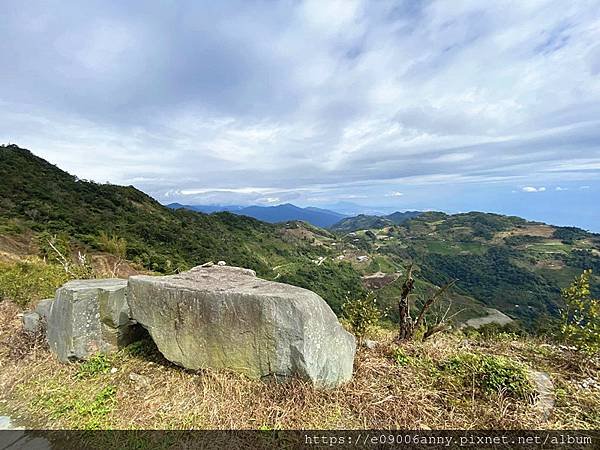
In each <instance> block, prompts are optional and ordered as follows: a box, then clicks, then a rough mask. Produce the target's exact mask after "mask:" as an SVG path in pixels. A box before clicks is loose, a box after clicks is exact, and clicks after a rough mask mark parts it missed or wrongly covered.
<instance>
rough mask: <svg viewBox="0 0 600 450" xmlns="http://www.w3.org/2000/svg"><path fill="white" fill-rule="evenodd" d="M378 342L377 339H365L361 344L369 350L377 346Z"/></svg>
mask: <svg viewBox="0 0 600 450" xmlns="http://www.w3.org/2000/svg"><path fill="white" fill-rule="evenodd" d="M377 344H378V342H377V341H372V340H371V339H365V340H364V341H363V345H364V346H365V347H367V348H368V349H369V350H372V349H374V348H375V347H377Z"/></svg>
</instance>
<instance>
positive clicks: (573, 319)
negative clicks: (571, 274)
mask: <svg viewBox="0 0 600 450" xmlns="http://www.w3.org/2000/svg"><path fill="white" fill-rule="evenodd" d="M591 275H592V271H591V270H584V271H583V273H582V274H581V276H579V277H578V278H576V279H575V280H574V281H573V283H572V284H571V286H569V287H568V288H566V289H563V290H562V298H563V300H564V301H565V305H566V308H565V309H564V310H563V312H562V319H563V324H562V327H561V332H562V337H563V339H564V341H565V342H567V343H569V344H571V345H574V346H576V347H577V348H579V349H580V350H582V351H583V352H585V353H587V354H588V355H596V354H598V353H600V300H598V299H595V298H592V295H591V291H590V277H591Z"/></svg>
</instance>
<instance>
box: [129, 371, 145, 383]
mask: <svg viewBox="0 0 600 450" xmlns="http://www.w3.org/2000/svg"><path fill="white" fill-rule="evenodd" d="M129 379H130V380H131V381H133V382H134V383H137V384H139V385H140V386H150V378H148V377H146V376H144V375H140V374H139V373H135V372H131V373H130V374H129Z"/></svg>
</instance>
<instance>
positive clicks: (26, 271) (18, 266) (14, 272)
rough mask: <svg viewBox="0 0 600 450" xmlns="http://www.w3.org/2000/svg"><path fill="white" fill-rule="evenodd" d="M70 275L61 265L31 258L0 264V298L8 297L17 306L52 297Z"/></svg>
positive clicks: (24, 305)
mask: <svg viewBox="0 0 600 450" xmlns="http://www.w3.org/2000/svg"><path fill="white" fill-rule="evenodd" d="M70 278H71V276H70V275H69V274H68V273H67V272H66V271H65V269H64V268H63V267H62V266H59V265H57V264H48V263H46V262H44V261H42V260H40V259H39V258H31V259H28V260H25V261H19V262H17V263H12V264H0V300H4V299H10V300H12V301H14V302H15V303H17V304H18V305H19V306H22V307H26V306H27V305H28V304H30V303H32V302H35V301H38V300H41V299H44V298H48V297H53V296H54V292H55V291H56V289H57V288H58V287H60V286H62V285H63V284H64V283H65V282H67V281H68V280H69V279H70Z"/></svg>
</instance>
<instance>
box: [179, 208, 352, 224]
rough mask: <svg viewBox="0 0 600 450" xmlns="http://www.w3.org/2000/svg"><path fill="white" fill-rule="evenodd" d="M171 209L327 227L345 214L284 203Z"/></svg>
mask: <svg viewBox="0 0 600 450" xmlns="http://www.w3.org/2000/svg"><path fill="white" fill-rule="evenodd" d="M167 206H168V207H169V208H171V209H182V208H183V209H189V210H192V211H198V212H202V213H205V214H212V213H215V212H222V211H227V212H231V213H233V214H238V215H243V216H249V217H253V218H255V219H258V220H262V221H263V222H269V223H279V222H289V221H291V220H302V221H304V222H308V223H310V224H312V225H315V226H317V227H321V228H329V227H331V226H332V225H334V224H336V223H338V222H339V221H340V220H342V219H344V218H345V217H346V215H344V214H340V213H338V212H335V211H330V210H328V209H321V208H314V207H308V208H300V207H299V206H296V205H292V204H291V203H285V204H283V205H277V206H245V207H244V206H236V205H229V206H219V205H182V204H180V203H171V204H169V205H167Z"/></svg>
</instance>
